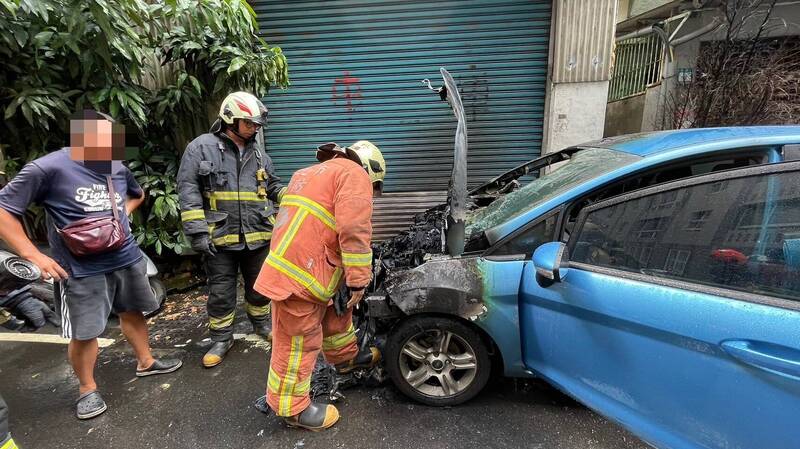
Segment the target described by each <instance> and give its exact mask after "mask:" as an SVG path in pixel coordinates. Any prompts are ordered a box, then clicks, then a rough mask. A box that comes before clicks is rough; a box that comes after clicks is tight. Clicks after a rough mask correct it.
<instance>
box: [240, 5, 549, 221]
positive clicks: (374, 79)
mask: <svg viewBox="0 0 800 449" xmlns="http://www.w3.org/2000/svg"><path fill="white" fill-rule="evenodd" d="M251 4H252V5H253V8H254V9H255V11H256V12H257V14H258V17H259V24H260V28H261V32H262V35H263V37H264V38H265V39H266V40H267V42H269V43H270V44H274V45H279V46H280V47H281V48H282V49H283V51H284V53H285V54H286V57H287V59H288V61H289V76H290V78H291V83H292V85H291V86H290V87H289V88H288V89H286V90H279V89H274V90H273V91H271V92H270V94H269V95H268V96H267V98H266V103H267V106H268V107H269V108H270V123H269V127H268V130H267V149H268V151H269V153H270V155H271V156H272V158H273V160H274V162H275V165H276V168H277V170H278V174H279V175H280V176H284V177H286V178H287V179H288V177H289V176H291V174H292V173H293V172H294V171H295V170H297V169H299V168H301V167H304V166H307V165H309V164H311V163H313V162H314V149H315V148H316V146H317V145H318V144H320V143H324V142H328V141H335V142H337V143H339V144H342V145H347V144H350V143H352V142H354V141H356V140H360V139H367V140H370V141H372V142H373V143H375V144H376V145H378V146H379V147H380V148H381V150H382V151H383V152H384V155H385V156H386V160H387V164H388V176H387V180H386V189H385V190H386V191H387V192H393V193H396V195H392V197H393V198H395V200H393V201H392V203H394V204H396V203H397V201H396V200H397V199H398V198H399V199H401V200H402V198H404V197H405V196H404V195H403V194H401V193H398V192H421V191H437V192H441V191H443V190H446V188H447V182H448V179H449V173H450V169H451V166H452V155H453V141H454V134H455V126H456V121H455V118H454V117H453V115H452V112H451V110H450V108H449V107H448V105H447V104H445V103H443V102H441V101H440V100H439V99H438V97H437V96H436V95H435V94H433V93H431V91H429V90H427V89H425V88H423V85H422V84H421V83H420V81H421V80H422V79H424V78H430V79H431V81H432V82H433V83H434V85H436V86H439V85H441V79H440V77H439V67H445V68H447V69H448V70H449V71H450V73H452V74H453V75H454V77H455V79H456V81H457V82H458V84H459V86H460V89H461V92H462V98H463V101H464V106H465V110H466V113H467V124H468V128H469V158H468V167H469V170H468V173H469V184H470V185H471V186H473V185H476V184H478V183H480V182H483V181H486V180H488V179H490V178H491V177H493V176H494V175H496V174H498V173H499V172H501V171H503V170H505V169H508V168H511V167H513V166H515V165H517V164H519V163H521V162H524V161H527V160H529V159H532V158H534V157H536V156H537V155H538V154H539V153H540V151H541V141H542V120H543V111H544V101H545V84H546V79H547V59H548V40H549V34H550V12H551V5H550V2H549V1H532V0H528V1H502V0H501V1H492V0H468V1H439V2H430V1H396V0H395V1H372V0H347V1H345V0H339V1H305V0H303V1H291V2H287V1H281V0H258V1H253V2H251ZM413 197H414V198H415V200H414V201H411V202H403V201H400V203H402V204H407V206H406V207H408V210H407V214H405V215H404V216H405V218H402V217H400V216H401V215H403V213H398V211H397V210H395V211H394V213H393V214H392V218H391V220H390V221H392V223H394V226H391V228H393V229H396V228H397V227H398V226H400V225H403V224H404V223H405V222H407V221H408V215H410V214H412V213H414V212H418V211H419V210H422V209H424V208H426V207H427V206H429V205H430V202H425V201H420V200H419V198H420V196H419V195H413ZM422 197H423V198H425V196H424V195H423V196H422ZM438 198H440V196H438ZM438 198H437V199H438ZM376 209H378V214H381V211H380V210H381V203H378V207H377V208H376ZM386 232H389V230H387V231H386Z"/></svg>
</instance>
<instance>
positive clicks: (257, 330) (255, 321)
mask: <svg viewBox="0 0 800 449" xmlns="http://www.w3.org/2000/svg"><path fill="white" fill-rule="evenodd" d="M248 318H250V324H252V325H253V333H254V334H256V335H260V336H262V337H264V338H266V339H267V341H272V317H271V316H270V315H266V316H263V317H258V318H254V317H248Z"/></svg>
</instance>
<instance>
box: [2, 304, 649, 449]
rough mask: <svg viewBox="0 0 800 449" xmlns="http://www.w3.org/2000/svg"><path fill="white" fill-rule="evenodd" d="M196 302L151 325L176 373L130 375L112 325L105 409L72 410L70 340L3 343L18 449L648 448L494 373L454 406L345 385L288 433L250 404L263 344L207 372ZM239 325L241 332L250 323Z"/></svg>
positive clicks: (578, 408) (250, 343)
mask: <svg viewBox="0 0 800 449" xmlns="http://www.w3.org/2000/svg"><path fill="white" fill-rule="evenodd" d="M203 299H204V298H203V297H202V296H199V295H176V296H173V297H171V298H170V300H169V301H170V304H169V307H168V309H167V310H166V311H165V312H164V313H162V315H161V316H159V317H158V318H156V319H155V320H154V321H153V323H152V340H153V347H154V352H155V353H156V354H157V356H159V355H161V356H170V357H180V358H182V359H183V360H184V363H185V365H184V367H183V368H181V369H180V370H179V371H178V372H176V373H173V374H170V375H163V376H153V377H150V378H142V379H139V378H136V377H135V375H134V370H135V361H134V359H133V357H132V355H131V351H130V348H129V347H128V346H127V344H126V343H125V341H124V339H122V338H121V336H120V333H119V330H118V329H117V328H116V327H114V326H113V325H112V326H110V327H109V330H108V331H107V332H106V335H104V337H107V338H110V339H113V340H114V341H115V342H114V343H113V344H111V345H110V346H108V347H106V348H104V349H102V350H101V354H100V357H99V367H98V369H97V371H96V377H97V381H98V384H99V387H100V390H101V392H102V393H103V395H104V398H105V400H106V402H107V404H108V406H109V410H108V411H107V412H106V413H105V414H104V415H101V416H100V417H98V418H95V419H93V420H90V421H78V420H77V419H76V418H75V416H74V401H75V399H76V397H77V381H76V380H75V378H74V376H73V375H72V370H71V368H70V367H69V365H68V363H67V361H66V346H65V345H62V344H52V343H9V342H2V343H0V360H2V364H0V379H2V382H0V393H2V395H3V396H4V397H5V399H6V401H7V402H8V404H9V407H10V409H11V429H12V433H13V434H14V436H15V439H16V440H17V442H18V443H19V444H20V447H21V448H23V449H59V448H82V449H95V448H96V449H101V448H102V449H114V448H120V449H122V448H125V449H139V448H153V449H155V448H159V449H161V448H181V449H182V448H187V449H188V448H265V449H266V448H303V449H306V448H326V449H332V448H472V447H475V448H487V447H488V448H522V447H524V448H543V449H544V448H570V449H572V448H574V449H579V448H580V449H593V448H615V449H616V448H644V447H649V446H646V445H645V444H644V443H642V442H641V441H640V440H638V439H637V438H636V437H634V436H632V435H631V434H630V433H628V432H627V431H625V430H624V429H622V428H620V427H618V426H617V425H615V424H612V423H610V422H608V421H607V420H605V419H604V418H602V417H600V416H598V415H597V414H595V413H593V412H591V411H590V410H588V409H586V408H585V407H583V406H582V405H580V404H578V403H576V402H574V401H572V400H571V399H569V398H568V397H566V396H564V395H562V394H561V393H559V392H558V391H556V390H554V389H553V388H551V387H549V386H548V385H546V384H544V383H542V382H538V381H520V380H513V379H504V378H501V377H496V378H493V379H492V380H491V381H490V384H489V386H488V387H487V388H486V389H485V390H484V391H483V392H482V393H481V394H480V395H479V396H478V397H477V398H476V399H474V400H472V401H470V402H469V403H467V404H464V405H461V406H458V407H453V408H433V407H427V406H423V405H420V404H417V403H414V402H411V401H409V400H408V399H406V398H405V397H403V396H402V395H401V394H400V393H399V392H397V390H395V389H394V388H393V387H392V386H391V385H387V386H382V387H377V388H371V389H368V388H357V389H351V390H347V391H345V393H346V398H345V399H344V400H342V401H341V402H340V403H339V404H338V407H339V409H340V411H341V413H342V419H341V421H340V422H339V423H338V424H337V425H336V426H335V427H334V428H333V429H331V430H329V431H327V432H322V433H312V432H307V431H300V430H296V429H290V428H287V427H286V426H285V425H284V424H283V423H282V421H281V420H279V419H278V418H276V417H274V416H267V415H264V414H262V413H260V412H258V411H257V410H256V409H255V408H254V407H253V405H252V404H253V402H254V401H255V399H256V398H257V397H258V396H260V395H262V394H263V391H264V385H265V382H266V373H267V363H268V354H269V353H268V344H267V343H266V342H263V341H260V340H258V339H256V338H254V336H253V338H251V337H247V338H246V339H241V340H239V341H237V344H236V346H235V347H234V349H233V350H232V351H231V353H230V355H229V356H228V358H227V359H226V360H225V362H224V363H223V364H222V365H220V366H219V367H216V368H214V369H211V370H208V369H204V368H202V367H201V365H200V362H199V361H200V358H201V356H202V354H203V352H204V351H203V350H204V347H205V346H206V345H207V344H208V342H206V341H203V339H204V338H205V337H206V336H205V330H204V324H203V320H204V310H203V307H202V305H203V302H202V301H203ZM239 321H242V323H241V326H238V325H237V326H238V327H237V330H238V331H240V332H246V331H247V329H248V327H249V325H248V324H246V320H239Z"/></svg>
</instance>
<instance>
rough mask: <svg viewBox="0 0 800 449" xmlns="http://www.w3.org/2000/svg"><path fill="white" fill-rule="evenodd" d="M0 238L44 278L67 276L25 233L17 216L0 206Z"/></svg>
mask: <svg viewBox="0 0 800 449" xmlns="http://www.w3.org/2000/svg"><path fill="white" fill-rule="evenodd" d="M0 239H3V240H4V241H5V242H6V243H8V245H9V246H11V249H12V250H14V252H15V253H16V254H17V255H19V256H20V257H22V258H23V259H28V260H30V261H31V262H33V263H34V264H36V266H37V267H39V269H40V270H42V278H44V279H45V280H47V279H50V278H53V280H54V281H60V280H62V279H66V278H67V277H69V276H68V275H67V272H66V271H65V270H64V269H63V268H62V267H61V265H59V264H58V263H57V262H56V261H55V260H53V259H51V258H49V257H47V256H46V255H44V254H43V253H42V252H41V251H39V250H38V249H37V248H36V246H35V245H34V244H33V242H31V240H30V239H29V238H28V236H27V235H26V234H25V229H24V228H23V227H22V222H21V221H20V220H19V218H17V217H16V216H14V215H13V214H11V213H10V212H8V211H7V210H5V209H3V208H0Z"/></svg>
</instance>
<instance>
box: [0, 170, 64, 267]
mask: <svg viewBox="0 0 800 449" xmlns="http://www.w3.org/2000/svg"><path fill="white" fill-rule="evenodd" d="M49 182H50V180H49V179H48V175H47V173H45V172H44V171H43V170H42V169H41V168H40V167H39V166H37V165H36V164H35V163H33V162H31V163H29V164H27V165H25V166H24V167H22V170H20V171H19V173H17V176H15V177H14V179H12V180H11V182H10V183H8V185H6V186H5V187H3V189H2V190H0V239H3V240H5V241H6V242H8V244H9V246H11V249H13V250H14V252H16V253H17V255H19V256H20V257H22V258H24V259H28V260H30V261H31V262H33V263H34V264H36V266H38V267H39V269H41V270H42V278H44V279H45V280H47V279H50V278H53V279H54V280H56V281H60V280H61V279H66V278H67V272H66V271H65V270H64V269H63V268H62V267H61V266H60V265H59V264H58V263H56V261H54V260H53V259H51V258H49V257H47V256H46V255H44V254H42V252H41V251H39V250H38V249H37V248H36V246H35V245H34V244H33V242H31V241H30V239H29V238H28V236H27V235H26V234H25V229H24V228H23V227H22V222H21V221H20V218H19V217H21V216H22V215H23V214H24V213H25V210H26V209H28V206H29V205H30V204H31V203H35V202H38V201H41V199H42V198H44V197H45V196H46V195H47V192H48V186H49Z"/></svg>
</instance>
